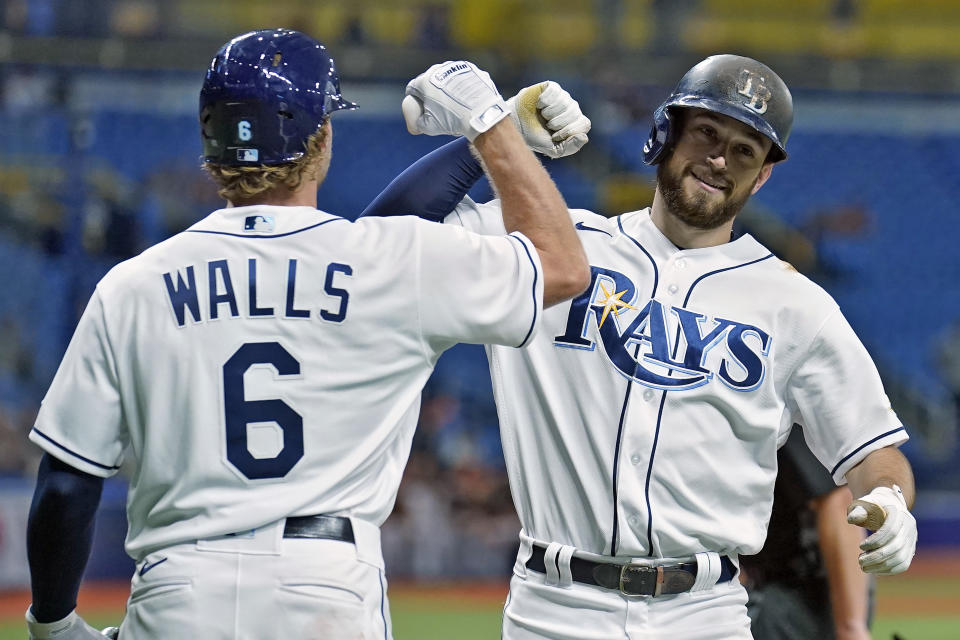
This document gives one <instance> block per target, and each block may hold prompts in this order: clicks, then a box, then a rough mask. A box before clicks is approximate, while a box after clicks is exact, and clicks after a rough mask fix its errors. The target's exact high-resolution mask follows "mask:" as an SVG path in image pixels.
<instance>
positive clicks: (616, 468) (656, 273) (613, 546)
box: [610, 216, 660, 556]
mask: <svg viewBox="0 0 960 640" xmlns="http://www.w3.org/2000/svg"><path fill="white" fill-rule="evenodd" d="M617 227H618V228H619V229H620V233H622V234H623V235H625V236H626V237H627V238H629V239H630V241H631V242H633V244H635V245H637V248H638V249H640V251H642V252H643V255H645V256H647V259H648V260H649V261H650V264H651V265H652V266H653V289H652V290H651V291H650V299H651V300H652V299H653V298H654V297H656V295H657V285H658V283H659V282H660V270H659V269H658V268H657V263H656V261H655V260H654V259H653V256H651V255H650V252H649V251H647V250H646V249H644V248H643V245H641V244H640V242H639V241H638V240H637V239H636V238H634V237H633V236H631V235H630V234H629V233H627V232H626V231H624V230H623V216H617ZM639 354H640V345H639V344H638V345H637V347H636V349H634V352H633V357H634V359H636V358H637V356H638V355H639ZM638 366H639V363H638ZM631 389H633V380H627V391H626V393H624V395H623V406H622V407H621V408H620V422H619V424H618V425H617V442H616V446H615V447H614V452H613V534H612V537H611V538H610V555H612V556H615V555H617V537H618V536H619V534H620V503H619V502H618V495H619V491H618V488H617V480H618V479H619V477H620V445H621V443H622V442H623V423H624V419H625V418H626V415H627V405H628V404H629V403H630V390H631ZM657 427H658V428H659V422H658V423H657ZM649 473H650V471H649V469H648V470H647V475H648V477H649ZM649 504H650V501H649V500H648V501H647V505H648V507H647V508H648V511H649Z"/></svg>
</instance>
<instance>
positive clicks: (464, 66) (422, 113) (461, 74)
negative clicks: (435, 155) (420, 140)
mask: <svg viewBox="0 0 960 640" xmlns="http://www.w3.org/2000/svg"><path fill="white" fill-rule="evenodd" d="M406 93H407V96H406V97H405V98H404V99H403V103H402V104H401V109H402V111H403V118H404V120H406V121H407V130H408V131H409V132H410V133H412V134H414V135H417V134H420V133H425V134H427V135H428V136H438V135H452V136H466V137H467V139H469V140H470V141H471V142H473V140H474V138H476V137H477V136H478V135H480V134H481V133H483V132H484V131H486V130H487V129H489V128H490V127H492V126H493V125H495V124H497V123H498V122H500V121H501V120H503V119H504V118H506V117H507V115H509V113H510V111H509V107H508V106H507V103H505V102H504V101H503V97H502V96H501V95H500V93H499V92H498V91H497V87H496V85H495V84H493V80H491V79H490V74H488V73H487V72H486V71H484V70H482V69H479V68H477V66H476V65H474V64H473V63H471V62H467V61H465V60H455V61H452V62H444V63H441V64H435V65H433V66H432V67H430V68H429V69H427V70H426V71H425V72H423V73H421V74H420V75H419V76H417V77H416V78H414V79H413V80H411V81H410V82H409V83H407V92H406Z"/></svg>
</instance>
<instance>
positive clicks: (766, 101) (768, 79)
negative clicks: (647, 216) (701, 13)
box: [643, 54, 793, 164]
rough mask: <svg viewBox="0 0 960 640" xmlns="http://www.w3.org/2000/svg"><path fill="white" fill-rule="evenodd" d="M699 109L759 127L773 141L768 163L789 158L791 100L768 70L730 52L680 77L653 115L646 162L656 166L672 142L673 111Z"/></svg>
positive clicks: (644, 149) (705, 62) (713, 57)
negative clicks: (685, 108) (684, 108)
mask: <svg viewBox="0 0 960 640" xmlns="http://www.w3.org/2000/svg"><path fill="white" fill-rule="evenodd" d="M682 107H697V108H700V109H706V110H707V111H713V112H715V113H720V114H723V115H725V116H730V117H731V118H734V119H736V120H739V121H740V122H743V123H744V124H746V125H749V126H750V127H753V128H754V129H756V130H757V131H758V132H759V133H761V134H763V135H764V136H766V137H767V138H770V140H771V141H772V142H773V146H772V147H771V148H770V155H769V156H768V159H769V160H771V161H773V162H779V161H781V160H785V159H786V157H787V151H786V148H785V147H786V144H787V138H788V137H789V136H790V127H791V126H792V125H793V98H792V97H791V95H790V90H789V89H788V88H787V85H786V84H785V83H784V82H783V80H781V79H780V76H778V75H777V74H776V73H774V72H773V70H772V69H770V67H768V66H767V65H765V64H763V63H762V62H757V61H756V60H754V59H753V58H746V57H744V56H734V55H729V54H724V55H716V56H710V57H709V58H707V59H706V60H703V61H702V62H700V63H699V64H697V65H696V66H694V67H693V68H692V69H690V70H689V71H687V73H686V74H685V75H684V76H683V77H682V78H681V79H680V82H679V83H678V84H677V87H676V89H674V90H673V93H671V94H670V97H668V98H667V99H666V100H665V101H664V103H663V104H661V105H660V107H659V108H657V110H656V112H655V113H654V114H653V128H652V129H651V130H650V138H649V139H648V140H647V143H646V144H645V145H643V161H644V162H645V163H647V164H657V162H659V161H660V160H662V159H663V151H664V149H666V148H667V147H668V146H669V144H670V142H671V136H672V135H674V132H673V131H672V129H673V127H672V126H671V125H672V122H673V120H674V114H673V113H672V112H673V110H674V109H677V108H682Z"/></svg>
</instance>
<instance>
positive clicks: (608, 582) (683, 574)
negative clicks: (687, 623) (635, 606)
mask: <svg viewBox="0 0 960 640" xmlns="http://www.w3.org/2000/svg"><path fill="white" fill-rule="evenodd" d="M545 553H546V548H545V547H542V546H540V545H538V544H535V545H533V554H532V555H531V556H530V559H529V560H527V565H526V566H527V569H531V570H533V571H536V572H538V573H546V572H547V569H546V565H545V564H544V554H545ZM720 567H721V568H720V577H719V578H718V579H717V583H718V584H719V583H721V582H727V581H728V580H731V579H732V578H733V576H734V575H736V573H737V568H736V567H735V566H734V564H733V561H732V560H731V559H730V558H728V557H727V556H721V557H720ZM570 573H571V576H572V577H573V579H574V580H576V581H577V582H581V583H583V584H592V585H595V586H598V587H604V588H606V589H614V590H616V591H619V592H620V593H623V594H624V595H628V596H665V595H670V594H674V593H683V592H685V591H689V590H690V587H692V586H693V583H694V582H696V580H697V563H696V562H679V563H675V564H665V565H659V566H649V565H642V564H614V563H607V562H593V561H591V560H584V559H583V558H574V557H571V558H570Z"/></svg>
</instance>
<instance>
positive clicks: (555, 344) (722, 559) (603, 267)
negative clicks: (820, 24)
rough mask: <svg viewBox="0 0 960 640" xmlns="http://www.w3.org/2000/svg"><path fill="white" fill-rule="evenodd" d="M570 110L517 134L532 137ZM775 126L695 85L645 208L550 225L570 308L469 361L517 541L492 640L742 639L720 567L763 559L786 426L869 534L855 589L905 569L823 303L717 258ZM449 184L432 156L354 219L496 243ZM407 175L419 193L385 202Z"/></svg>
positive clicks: (546, 115) (712, 84)
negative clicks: (433, 220)
mask: <svg viewBox="0 0 960 640" xmlns="http://www.w3.org/2000/svg"><path fill="white" fill-rule="evenodd" d="M538 91H540V85H538V86H536V87H532V88H528V89H527V90H524V91H522V92H521V95H525V94H528V93H530V92H532V93H536V92H538ZM541 97H542V96H541ZM572 102H573V100H572V98H569V97H564V96H562V95H561V96H560V97H559V98H557V101H556V102H551V101H550V100H545V99H542V100H540V101H539V102H537V103H536V104H537V109H534V110H533V113H532V114H531V112H530V110H529V109H527V110H523V111H521V110H520V107H518V110H517V112H518V114H519V117H520V119H521V120H522V121H523V122H524V124H525V126H529V127H536V126H538V123H539V122H540V121H541V120H542V121H543V122H544V124H542V125H539V126H541V128H543V129H545V130H546V132H547V133H548V134H549V133H551V132H553V131H558V130H562V129H558V128H559V127H560V126H561V125H562V124H563V123H562V121H561V122H553V120H554V114H563V113H566V112H569V111H571V110H577V111H578V109H573V106H572ZM517 104H518V105H521V104H526V105H529V104H530V101H529V100H527V101H518V102H517ZM538 109H539V113H540V115H541V116H542V119H541V120H538V119H537V117H536V116H537V110H538ZM792 120H793V107H792V99H791V96H790V92H789V90H788V89H787V87H786V85H785V84H784V83H783V81H782V80H781V79H780V78H779V77H778V76H777V74H776V73H774V72H773V71H772V70H771V69H769V68H768V67H767V66H765V65H763V64H761V63H759V62H757V61H756V60H752V59H750V58H745V57H741V56H734V55H718V56H711V57H709V58H707V59H706V60H703V61H702V62H700V63H699V64H697V65H696V66H694V67H693V68H692V69H690V70H689V71H688V72H687V73H686V74H685V75H684V76H683V78H682V79H681V80H680V82H679V84H678V85H677V87H676V89H675V90H674V91H673V93H671V94H670V96H669V97H668V98H667V99H666V100H665V101H664V103H663V104H662V105H661V106H660V107H659V108H658V109H657V111H656V113H655V115H654V126H653V129H652V132H651V135H650V138H649V141H648V142H647V144H646V145H645V147H644V149H643V157H644V160H645V162H647V163H648V164H651V165H656V167H657V187H656V192H655V196H654V200H653V204H652V206H651V207H650V208H648V209H643V210H640V211H632V212H629V213H624V214H622V215H618V216H615V217H613V218H609V219H608V218H605V217H603V216H600V215H597V214H594V213H591V212H589V211H584V210H573V211H571V212H570V215H571V218H572V219H573V220H574V222H575V226H576V229H577V231H578V232H579V235H580V239H581V241H582V242H583V244H584V248H585V250H586V252H587V258H588V260H589V262H590V265H591V271H592V282H591V285H590V287H588V289H587V290H586V292H584V293H583V294H581V295H580V296H578V297H577V298H575V299H573V300H572V301H571V302H569V303H567V304H563V305H558V306H556V307H554V308H553V309H551V310H549V311H548V312H547V313H545V314H544V320H543V327H542V328H541V331H540V332H539V333H538V335H537V337H536V338H535V339H534V340H533V341H532V342H531V343H530V345H528V346H527V347H526V348H524V349H520V350H512V351H511V350H508V349H503V348H501V347H498V346H496V345H491V346H489V347H488V351H487V353H488V357H489V360H490V370H491V374H492V377H493V388H494V395H495V398H496V401H497V406H498V412H499V417H500V423H501V438H502V442H503V450H504V456H505V459H506V465H507V471H508V474H509V477H510V481H511V490H512V493H513V499H514V503H515V506H516V508H517V512H518V514H519V517H520V521H521V524H522V527H523V528H522V531H521V533H520V550H519V554H518V556H517V561H516V564H515V567H514V572H513V576H512V578H511V583H510V595H509V598H508V600H507V604H506V607H505V609H504V619H503V637H504V638H507V639H510V640H519V639H527V638H556V639H570V640H573V639H576V640H591V639H596V640H600V639H604V640H607V639H609V638H631V639H637V638H644V639H649V638H670V639H672V640H678V639H680V638H704V639H706V638H709V639H721V638H722V639H724V640H727V639H731V638H749V637H750V629H749V625H750V623H749V619H748V617H747V613H746V609H745V606H744V605H745V603H746V600H747V594H746V592H745V590H744V588H743V587H742V586H741V584H740V582H739V581H738V580H737V579H735V576H736V574H737V570H738V569H737V562H738V556H739V555H740V554H752V553H756V552H757V551H758V550H759V549H760V547H761V545H762V543H763V540H764V536H765V533H766V525H767V520H768V518H769V517H770V509H771V502H772V499H773V484H774V479H775V477H776V474H777V448H778V447H779V446H780V445H782V444H783V443H784V442H785V441H786V439H787V437H788V435H789V433H790V430H791V426H792V425H793V424H794V423H795V422H796V423H799V424H800V425H802V430H803V435H804V438H805V439H806V441H807V443H808V444H809V445H810V448H811V450H812V451H813V453H814V454H815V455H816V457H817V459H818V460H819V461H820V464H822V465H823V466H824V467H825V468H826V469H827V470H828V471H829V472H830V474H831V475H832V478H833V481H834V482H836V483H837V484H843V483H847V484H848V485H849V487H850V489H851V490H852V492H853V495H855V496H860V501H859V502H856V503H855V504H856V505H857V506H856V507H855V508H854V510H853V511H852V512H851V514H850V516H849V517H850V520H851V522H855V523H857V524H861V525H867V524H869V526H870V528H871V529H875V530H877V531H876V532H875V533H874V534H872V535H871V536H870V537H868V538H867V539H866V540H865V541H864V543H863V550H864V551H863V553H862V554H861V555H860V558H859V562H860V566H861V567H862V568H863V570H864V571H867V572H873V573H897V572H900V571H903V570H905V569H906V568H907V566H908V565H909V564H910V560H911V558H912V556H913V553H914V548H915V544H916V522H915V520H914V518H913V516H912V515H911V514H910V512H909V510H908V505H910V504H911V503H912V501H913V496H914V489H913V476H912V471H911V469H910V466H909V464H908V462H907V460H906V459H905V457H904V456H903V455H902V454H901V453H900V452H899V450H898V449H897V445H899V444H901V443H902V442H904V441H905V440H906V439H907V434H906V431H905V430H904V428H903V426H902V424H901V423H900V421H899V420H898V418H897V416H896V415H895V414H894V412H893V411H892V409H891V408H890V404H889V402H888V400H887V397H886V396H885V394H884V392H883V389H882V385H881V382H880V378H879V375H878V374H877V371H876V368H875V366H874V364H873V362H872V361H871V359H870V357H869V355H868V354H867V352H866V350H865V349H864V348H863V346H862V345H861V343H860V341H859V340H858V339H857V337H856V335H855V334H854V332H853V331H852V329H851V328H850V326H849V324H848V323H847V322H846V320H845V319H844V317H843V315H842V314H841V312H840V310H839V309H838V307H837V305H836V303H835V302H834V301H833V300H832V299H831V298H830V296H829V295H827V293H826V292H824V291H823V290H822V289H820V288H819V287H818V286H816V285H815V284H813V283H812V282H811V281H809V280H808V279H806V278H805V277H803V276H802V275H800V274H799V273H798V272H797V271H796V270H794V269H793V268H792V267H791V266H790V265H789V264H786V263H784V262H782V261H780V260H778V259H777V258H776V257H775V256H774V255H772V254H771V253H770V252H769V251H768V250H767V249H766V248H764V247H763V246H762V245H760V244H759V243H758V242H757V241H756V240H754V239H753V238H752V237H750V236H748V235H744V236H741V237H738V238H733V237H732V225H733V221H734V219H735V217H736V215H737V212H738V211H739V210H740V209H741V207H742V206H743V205H744V203H745V202H746V201H747V199H748V198H749V197H750V196H751V195H752V194H753V193H755V192H756V191H757V190H758V189H760V188H761V187H762V186H763V184H764V183H765V182H766V181H767V180H768V179H769V178H770V175H771V172H772V170H773V167H774V166H775V165H776V164H777V163H778V162H781V161H783V160H784V159H786V157H787V154H786V150H785V145H786V142H787V138H788V136H789V133H790V128H791V124H792ZM469 162H470V153H469V149H468V148H467V143H466V142H459V143H451V145H448V146H447V147H444V148H441V149H440V150H438V151H436V152H434V154H432V155H431V156H428V157H427V158H425V159H422V160H421V161H419V162H418V163H417V164H416V165H414V166H413V167H411V168H410V169H409V170H408V173H407V174H406V175H403V176H401V177H400V178H399V179H398V180H396V181H395V182H394V183H392V184H391V186H390V187H388V190H387V192H386V193H385V194H382V195H381V197H379V198H378V199H377V200H376V201H375V202H374V203H373V204H372V205H371V208H370V209H369V211H368V212H369V213H379V212H382V211H383V210H384V209H385V207H386V206H388V205H389V203H391V202H403V203H404V205H405V206H404V207H403V208H404V210H414V211H419V212H421V213H422V214H424V215H426V216H432V217H436V215H437V213H438V212H439V211H444V210H446V211H450V210H451V209H454V206H455V209H454V210H453V212H452V213H450V214H449V215H448V216H446V218H445V222H447V223H448V224H455V225H459V226H463V227H465V228H468V229H471V230H475V231H479V232H481V233H502V232H503V226H502V222H501V217H500V203H498V202H497V201H496V200H494V201H493V202H489V203H486V204H478V203H475V202H473V201H471V200H470V199H464V200H463V201H462V202H461V203H460V204H459V205H457V204H456V203H457V201H456V200H454V201H452V202H451V201H449V200H445V199H444V194H446V193H447V192H448V191H449V189H450V185H452V184H453V185H456V184H461V185H465V186H467V187H469V180H465V179H464V178H465V177H469V176H468V173H469V171H470V170H469V169H463V168H462V167H464V166H468V165H469ZM444 171H446V172H447V173H448V180H442V177H443V172H444ZM424 175H429V176H430V180H432V181H433V182H434V183H440V185H441V186H438V187H437V193H430V192H429V191H428V190H427V189H426V188H425V187H422V188H421V190H420V191H415V190H406V189H405V187H407V186H409V185H410V184H412V183H414V182H416V181H417V177H418V176H421V177H422V176H424ZM411 193H412V195H411ZM463 193H464V191H460V192H459V193H458V194H457V197H458V198H459V197H460V196H462V195H463ZM418 202H420V203H421V205H420V206H418ZM423 203H426V204H423ZM444 205H445V206H444ZM868 518H869V522H868Z"/></svg>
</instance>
